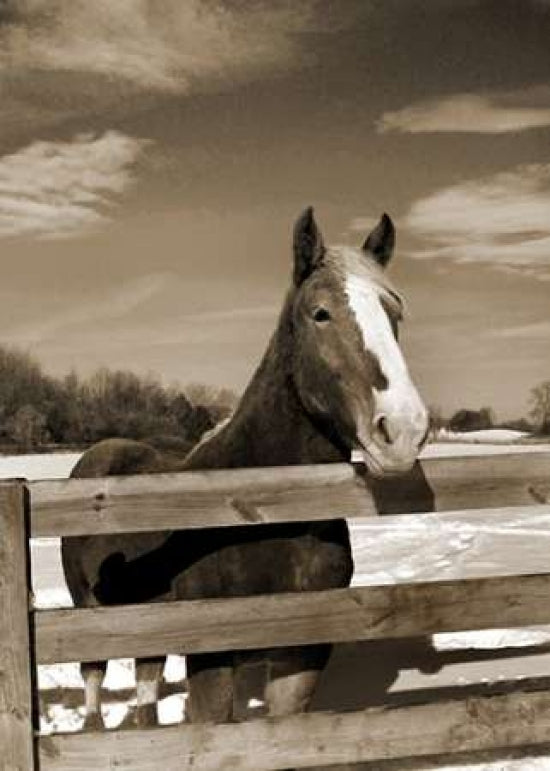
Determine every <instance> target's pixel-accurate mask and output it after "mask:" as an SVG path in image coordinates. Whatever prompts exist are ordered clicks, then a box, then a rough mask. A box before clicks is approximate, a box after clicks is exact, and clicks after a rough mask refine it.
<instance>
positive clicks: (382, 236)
mask: <svg viewBox="0 0 550 771" xmlns="http://www.w3.org/2000/svg"><path fill="white" fill-rule="evenodd" d="M394 247H395V228H394V226H393V222H392V221H391V219H390V218H389V217H388V215H387V214H386V213H385V212H384V214H383V215H382V216H381V217H380V222H379V223H378V225H377V226H376V227H375V228H374V230H373V231H372V233H371V234H370V235H369V236H368V237H367V240H366V241H365V243H364V244H363V250H364V251H365V252H368V253H369V254H370V255H371V256H372V257H374V259H375V260H376V262H377V263H378V264H379V265H381V266H382V267H383V268H385V267H386V265H387V264H388V262H389V261H390V260H391V257H392V254H393V250H394Z"/></svg>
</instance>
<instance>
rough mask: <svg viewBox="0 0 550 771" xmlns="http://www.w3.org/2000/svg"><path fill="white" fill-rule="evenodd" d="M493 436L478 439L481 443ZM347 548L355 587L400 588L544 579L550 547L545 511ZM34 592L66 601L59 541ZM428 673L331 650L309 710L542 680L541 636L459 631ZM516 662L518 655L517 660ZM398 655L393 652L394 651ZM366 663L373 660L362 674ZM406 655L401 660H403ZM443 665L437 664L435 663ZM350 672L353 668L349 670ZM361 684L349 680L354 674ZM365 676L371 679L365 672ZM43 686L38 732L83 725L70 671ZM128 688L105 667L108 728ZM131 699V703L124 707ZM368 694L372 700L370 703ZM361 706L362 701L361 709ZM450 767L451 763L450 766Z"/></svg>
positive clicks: (49, 462) (36, 466)
mask: <svg viewBox="0 0 550 771" xmlns="http://www.w3.org/2000/svg"><path fill="white" fill-rule="evenodd" d="M487 438H489V440H491V439H492V437H485V439H484V442H486V441H487ZM462 439H463V437H456V438H455V441H454V443H451V442H448V441H446V442H444V443H442V444H432V445H429V446H428V447H427V448H426V449H425V450H424V453H423V454H424V456H426V457H434V456H443V455H445V456H448V455H457V454H465V453H468V454H480V453H486V452H506V451H508V452H509V451H510V449H511V448H510V445H500V446H497V447H495V446H491V445H489V446H487V445H485V444H479V443H475V444H473V443H470V442H466V443H464V442H462V441H458V442H457V441H456V440H462ZM541 449H548V450H550V447H548V446H546V447H543V446H541V445H538V446H536V445H535V446H531V445H514V446H513V451H514V452H516V451H518V452H533V451H540V450H541ZM77 459H78V453H56V454H50V455H27V456H16V457H1V458H0V478H9V477H26V478H28V479H37V478H56V477H57V478H59V477H65V476H67V475H68V474H69V472H70V469H71V468H72V466H73V465H74V463H75V462H76V460H77ZM352 541H353V548H354V559H355V563H356V575H355V578H354V583H355V584H361V585H368V584H381V583H396V582H399V581H404V580H406V581H411V580H412V581H415V580H418V581H420V580H430V579H434V578H452V577H454V576H456V575H458V574H462V575H464V574H466V575H484V574H489V573H493V574H494V573H502V574H505V573H510V572H513V571H514V570H515V569H517V568H518V567H519V566H520V565H525V564H526V560H528V562H527V564H529V572H545V571H546V570H547V562H548V546H549V545H550V515H549V514H548V513H547V511H546V507H541V513H540V515H538V516H537V518H536V519H530V520H529V522H528V523H526V522H525V520H524V519H518V520H514V519H513V518H510V520H508V521H506V522H503V521H502V519H500V518H499V520H498V521H495V523H494V526H492V525H487V526H486V527H485V529H483V528H480V527H479V525H477V524H476V522H475V517H472V518H471V519H469V518H468V517H467V516H462V517H458V518H457V519H450V520H445V521H442V519H441V518H438V517H437V516H436V515H433V514H424V515H414V516H411V517H391V518H384V519H383V520H382V521H381V520H376V521H373V520H364V521H356V522H354V523H353V526H352ZM32 558H33V568H34V590H35V594H36V600H37V605H38V606H39V607H54V606H60V605H61V606H63V605H65V606H67V605H69V604H70V597H69V595H68V592H67V589H66V587H65V585H64V581H63V575H62V570H61V564H60V559H59V542H58V539H36V540H35V541H34V542H33V544H32ZM434 643H435V650H436V653H435V655H436V657H437V662H436V663H437V666H436V667H434V668H433V671H425V672H423V671H421V670H422V660H421V658H422V657H421V656H420V658H419V657H418V656H417V657H416V658H415V655H416V654H415V653H414V652H413V653H412V654H411V656H410V657H409V660H408V663H407V661H405V664H404V665H403V667H402V669H401V670H400V671H399V673H398V675H396V674H395V672H392V663H391V662H390V661H389V659H388V657H387V655H386V652H384V654H383V655H384V658H383V660H382V659H380V658H378V659H377V658H376V655H374V656H372V652H371V651H370V650H369V656H368V657H367V656H366V655H365V650H364V648H365V646H364V645H353V646H340V647H339V649H338V650H337V651H336V654H335V656H334V657H333V660H332V662H331V665H330V666H329V668H328V670H327V672H326V673H325V676H324V678H323V681H322V683H321V688H320V696H319V698H318V700H317V701H318V705H317V706H321V707H327V706H330V705H331V700H332V699H333V697H334V695H335V694H337V696H339V697H342V698H341V699H340V701H342V699H343V703H344V704H345V705H346V706H347V707H353V706H357V707H358V708H359V707H360V706H362V704H364V698H363V697H364V695H365V691H366V690H368V689H372V690H374V691H376V688H377V686H376V683H375V680H376V678H377V677H378V680H379V681H380V682H379V685H380V694H379V696H380V697H381V700H383V699H385V698H389V699H390V702H391V700H392V699H396V698H398V697H399V696H400V695H401V694H408V695H409V697H410V696H411V694H412V699H413V700H414V694H415V693H416V694H418V696H419V697H420V696H421V695H422V694H423V693H425V692H426V689H428V690H431V689H434V688H442V689H443V690H445V689H447V691H449V693H450V692H452V689H453V688H455V689H456V687H460V688H464V687H466V688H468V687H469V686H470V685H472V684H474V683H480V682H481V683H485V684H486V683H487V681H488V680H491V681H492V682H497V683H498V682H510V681H516V680H521V679H528V680H533V679H535V680H536V679H540V678H545V677H550V630H549V629H546V628H532V629H531V628H530V629H523V630H491V631H487V632H475V633H474V632H472V633H463V634H452V635H450V634H440V635H436V636H435V638H434ZM520 651H525V654H526V655H525V656H524V657H521V658H518V653H519V652H520ZM399 655H401V656H402V651H401V653H400V654H399ZM369 658H373V662H374V663H373V665H372V667H373V668H371V670H369V669H368V666H367V665H368V661H369ZM405 658H406V657H405ZM442 664H443V666H441V665H442ZM358 667H359V668H360V669H358ZM359 671H362V672H363V675H364V676H362V677H359V678H358V672H359ZM373 673H374V675H373ZM184 676H185V669H184V664H183V660H182V659H181V658H179V657H175V656H174V657H169V663H168V666H167V670H166V673H165V678H166V680H167V681H169V683H168V685H167V686H165V689H164V690H165V692H166V694H167V695H166V697H165V698H164V699H163V700H162V701H161V703H160V708H159V713H160V719H161V721H162V722H164V723H172V722H180V721H181V720H182V716H183V712H184V701H185V695H184V693H182V692H181V691H182V679H183V678H184ZM39 685H40V688H41V689H42V712H43V716H42V730H43V731H45V732H51V731H60V730H62V731H68V730H69V731H70V730H78V729H79V728H80V727H81V724H82V718H83V714H82V707H81V700H82V697H81V690H80V689H81V687H82V681H81V679H80V675H79V671H78V666H77V665H76V664H66V665H56V666H48V667H40V668H39ZM133 685H134V677H133V665H132V662H130V661H128V660H123V661H117V662H110V664H109V671H108V676H107V680H106V683H105V687H106V689H107V699H106V704H105V713H104V716H105V720H106V724H107V725H108V726H109V727H114V726H116V725H118V724H120V722H121V721H122V720H123V719H124V717H125V716H126V714H127V712H128V706H129V704H130V705H131V703H132V700H131V688H132V686H133ZM348 686H349V689H350V692H351V691H353V689H354V688H355V690H356V691H360V692H361V693H360V694H359V695H360V696H361V699H360V700H359V701H358V702H357V704H356V705H355V702H354V699H355V698H358V696H357V693H356V694H355V695H353V694H351V695H350V694H347V693H346V694H345V695H344V696H343V692H344V690H345V689H346V688H347V687H348ZM129 698H130V701H129ZM376 698H377V696H376V694H375V695H374V696H373V700H372V702H371V703H379V702H377V701H376ZM361 700H362V703H361ZM454 768H456V766H455V767H454ZM463 768H464V769H466V768H468V769H471V770H472V771H474V769H475V771H481V770H482V769H483V771H485V770H486V771H489V769H490V770H491V771H497V769H499V770H500V769H502V771H543V769H544V770H545V771H550V758H534V759H532V760H527V759H522V760H510V761H502V760H501V761H498V762H496V763H482V764H476V765H472V766H464V767H463Z"/></svg>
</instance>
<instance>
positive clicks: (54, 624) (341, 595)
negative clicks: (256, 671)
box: [35, 574, 550, 664]
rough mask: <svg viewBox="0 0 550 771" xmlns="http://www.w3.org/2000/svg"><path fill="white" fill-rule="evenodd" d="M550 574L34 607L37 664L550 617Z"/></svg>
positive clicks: (454, 629)
mask: <svg viewBox="0 0 550 771" xmlns="http://www.w3.org/2000/svg"><path fill="white" fill-rule="evenodd" d="M549 597H550V575H548V574H543V575H540V574H539V575H524V576H506V577H500V578H482V579H474V580H466V581H464V580H455V581H440V582H428V583H417V584H395V585H389V586H370V587H355V588H352V589H335V590H330V591H323V592H304V593H296V594H278V595H275V594H271V595H262V596H257V597H241V598H231V599H212V600H196V601H190V602H189V601H188V602H172V603H156V604H143V605H134V606H132V605H120V606H117V607H111V608H105V607H98V608H86V609H77V610H75V609H70V610H49V611H37V612H36V618H35V634H36V656H37V661H38V662H39V663H43V664H46V663H53V662H62V661H94V660H96V659H97V657H98V655H99V654H101V658H105V659H111V658H122V657H124V656H129V657H143V656H153V655H158V654H164V653H198V652H205V651H214V650H234V649H236V650H239V649H250V648H267V647H277V646H284V645H303V644H309V643H317V642H346V641H354V640H374V639H383V638H399V637H414V636H416V635H424V634H432V633H435V632H457V631H465V630H473V629H490V628H499V627H514V626H524V625H536V624H548V623H550V602H549Z"/></svg>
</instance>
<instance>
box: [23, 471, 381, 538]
mask: <svg viewBox="0 0 550 771" xmlns="http://www.w3.org/2000/svg"><path fill="white" fill-rule="evenodd" d="M29 487H30V490H31V497H32V520H31V533H32V536H47V535H84V534H90V535H91V534H97V533H121V532H122V533H123V532H146V531H151V530H171V529H176V528H178V527H179V528H197V527H205V526H206V527H208V526H210V527H214V526H220V525H250V524H261V523H262V522H285V521H289V520H299V519H304V520H309V519H311V520H313V519H326V518H327V517H328V516H329V512H330V516H332V517H334V516H341V517H352V516H355V515H356V514H357V512H358V511H359V512H361V514H362V515H363V516H369V515H372V514H374V513H375V510H374V508H373V501H372V498H371V497H370V496H369V494H368V491H367V490H366V487H365V483H364V480H363V479H362V478H361V476H360V475H358V474H355V472H354V470H353V467H352V466H350V465H344V464H332V465H325V466H294V467H292V466H288V467H280V468H258V469H231V470H217V471H193V472H187V473H180V474H151V475H143V476H133V477H108V478H103V479H71V480H56V481H48V482H33V483H30V484H29Z"/></svg>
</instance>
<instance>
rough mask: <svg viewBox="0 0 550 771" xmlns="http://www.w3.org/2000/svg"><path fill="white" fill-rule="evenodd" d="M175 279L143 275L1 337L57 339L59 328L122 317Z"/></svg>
mask: <svg viewBox="0 0 550 771" xmlns="http://www.w3.org/2000/svg"><path fill="white" fill-rule="evenodd" d="M173 280H174V277H173V276H172V275H171V274H169V273H152V274H149V275H146V276H141V277H139V278H136V279H133V280H130V281H128V282H127V283H126V284H125V285H123V286H122V287H119V288H117V289H114V290H112V291H110V292H108V293H107V294H106V295H105V294H104V295H103V296H102V297H101V299H98V298H97V297H94V298H93V300H90V301H89V302H85V303H80V304H79V305H77V306H73V307H71V308H69V309H67V310H65V311H62V312H61V313H55V314H52V315H50V316H49V317H48V316H47V317H46V318H41V319H40V321H39V322H37V323H35V322H32V323H29V324H24V325H22V326H19V327H16V328H14V329H9V328H8V329H4V330H3V333H2V338H3V339H5V340H9V342H10V343H16V344H18V345H29V344H36V343H42V342H44V341H46V340H52V339H55V338H57V337H58V336H59V333H60V332H63V333H64V334H66V333H67V332H69V331H74V330H75V328H76V329H78V328H79V327H82V325H84V326H85V327H86V328H88V327H89V325H90V323H91V322H93V321H96V320H101V321H102V322H105V321H112V320H113V319H120V318H123V317H125V316H127V315H128V314H129V313H131V312H132V311H134V310H136V308H139V307H140V306H141V305H143V304H144V303H146V302H147V301H148V300H150V299H151V298H152V297H154V296H155V295H157V294H158V293H159V292H161V291H162V290H163V289H165V288H166V287H168V286H170V284H171V282H172V281H173Z"/></svg>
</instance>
